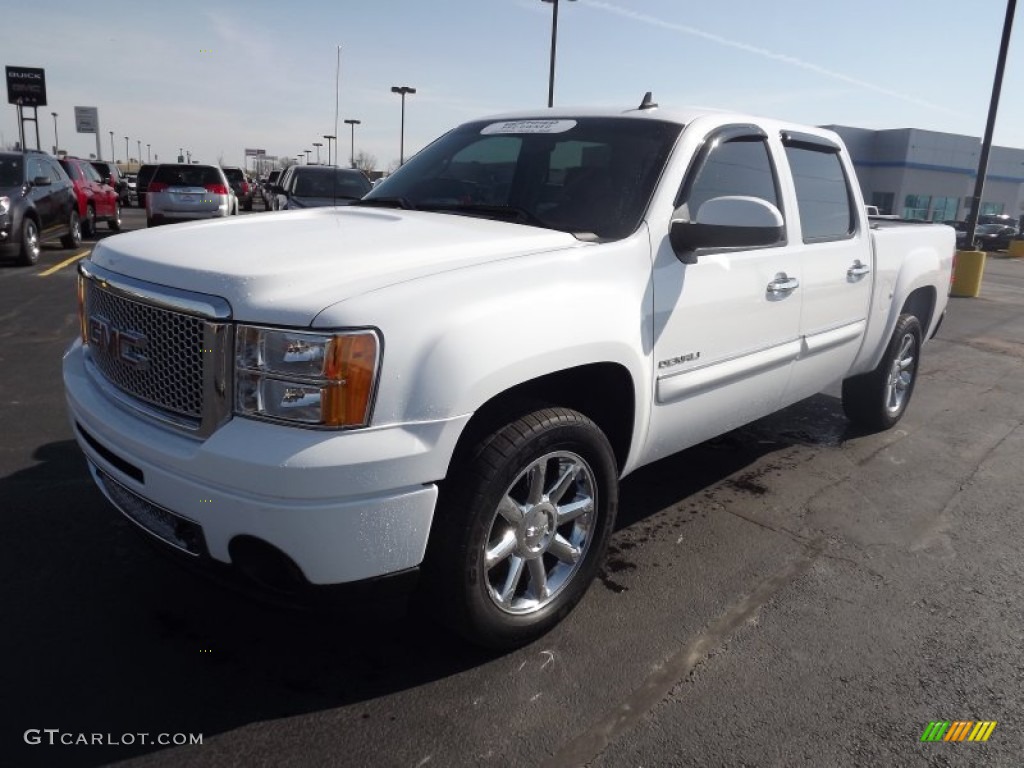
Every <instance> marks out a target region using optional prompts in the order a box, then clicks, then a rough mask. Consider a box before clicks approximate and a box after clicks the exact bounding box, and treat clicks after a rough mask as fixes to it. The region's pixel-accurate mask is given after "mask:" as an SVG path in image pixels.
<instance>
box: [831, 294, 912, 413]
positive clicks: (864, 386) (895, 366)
mask: <svg viewBox="0 0 1024 768" xmlns="http://www.w3.org/2000/svg"><path fill="white" fill-rule="evenodd" d="M923 338H924V334H923V333H922V331H921V323H920V321H919V320H918V319H917V317H915V316H914V315H907V314H904V315H900V317H899V320H897V321H896V327H895V328H894V329H893V332H892V338H891V339H890V340H889V346H888V347H886V350H885V354H884V355H883V356H882V360H881V362H880V363H879V364H878V367H877V368H875V370H873V371H871V372H870V373H865V374H862V375H860V376H853V377H851V378H849V379H846V380H845V381H844V382H843V411H845V412H846V417H847V418H848V419H849V420H850V421H852V422H853V423H854V424H856V425H857V426H858V427H861V428H864V429H867V430H870V431H872V432H879V431H882V430H885V429H889V428H890V427H892V426H893V425H895V424H896V423H897V422H898V421H899V420H900V419H901V418H902V417H903V414H904V413H905V412H906V410H907V406H908V405H909V404H910V396H911V395H912V394H913V393H914V385H915V384H916V383H917V371H918V366H919V364H920V358H921V343H922V340H923Z"/></svg>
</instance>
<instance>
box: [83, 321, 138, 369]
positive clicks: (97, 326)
mask: <svg viewBox="0 0 1024 768" xmlns="http://www.w3.org/2000/svg"><path fill="white" fill-rule="evenodd" d="M89 343H90V344H91V345H93V346H94V347H96V348H97V349H102V350H103V351H104V352H106V353H107V354H108V355H110V356H111V357H115V358H117V359H118V360H120V361H121V362H123V363H127V364H128V365H130V366H132V367H133V368H136V369H138V370H140V371H145V370H149V358H148V357H146V355H145V352H146V346H147V345H148V344H149V342H148V341H147V340H146V337H145V336H143V335H142V334H141V333H136V332H135V331H122V330H121V329H120V328H115V327H114V326H113V324H111V322H110V321H109V320H108V319H107V318H105V317H103V315H89Z"/></svg>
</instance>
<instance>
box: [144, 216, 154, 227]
mask: <svg viewBox="0 0 1024 768" xmlns="http://www.w3.org/2000/svg"><path fill="white" fill-rule="evenodd" d="M146 226H147V227H155V226H156V222H154V221H153V217H152V216H147V217H146Z"/></svg>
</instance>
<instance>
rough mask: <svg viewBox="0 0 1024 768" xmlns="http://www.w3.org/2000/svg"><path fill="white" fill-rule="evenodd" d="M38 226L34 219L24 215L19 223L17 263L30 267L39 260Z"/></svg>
mask: <svg viewBox="0 0 1024 768" xmlns="http://www.w3.org/2000/svg"><path fill="white" fill-rule="evenodd" d="M39 253H40V246H39V227H38V226H37V225H36V222H35V219H32V218H29V217H28V216H26V217H25V218H24V219H23V221H22V224H21V242H20V247H19V249H18V263H20V264H22V265H24V266H26V267H31V266H32V265H33V264H35V263H36V262H38V261H39Z"/></svg>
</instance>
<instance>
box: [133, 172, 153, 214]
mask: <svg viewBox="0 0 1024 768" xmlns="http://www.w3.org/2000/svg"><path fill="white" fill-rule="evenodd" d="M158 167H159V166H157V165H149V164H143V165H142V166H141V167H140V168H139V172H138V173H137V174H136V176H135V196H136V197H137V198H138V201H139V208H145V207H146V189H147V188H148V187H149V182H150V179H152V178H153V174H154V173H156V169H157V168H158Z"/></svg>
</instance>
